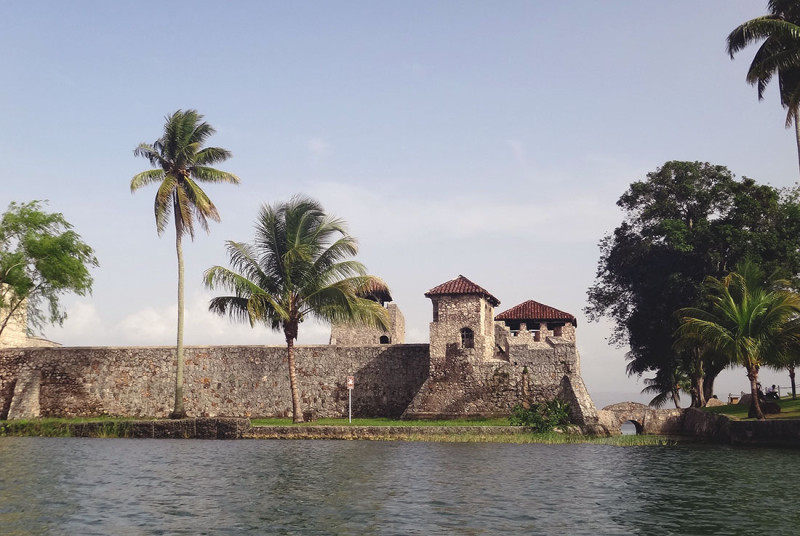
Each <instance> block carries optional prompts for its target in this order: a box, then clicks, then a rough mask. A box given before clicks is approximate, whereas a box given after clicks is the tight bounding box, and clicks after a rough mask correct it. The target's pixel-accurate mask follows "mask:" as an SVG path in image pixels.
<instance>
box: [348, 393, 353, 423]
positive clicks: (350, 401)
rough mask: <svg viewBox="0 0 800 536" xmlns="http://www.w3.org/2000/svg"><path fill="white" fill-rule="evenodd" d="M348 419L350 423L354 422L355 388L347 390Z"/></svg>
mask: <svg viewBox="0 0 800 536" xmlns="http://www.w3.org/2000/svg"><path fill="white" fill-rule="evenodd" d="M347 419H348V422H349V423H352V422H353V390H352V389H348V390H347Z"/></svg>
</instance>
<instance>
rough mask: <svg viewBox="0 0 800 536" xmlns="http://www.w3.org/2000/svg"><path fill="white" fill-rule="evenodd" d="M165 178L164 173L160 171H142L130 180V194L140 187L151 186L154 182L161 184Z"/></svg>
mask: <svg viewBox="0 0 800 536" xmlns="http://www.w3.org/2000/svg"><path fill="white" fill-rule="evenodd" d="M164 178H165V174H164V171H163V170H161V169H149V170H147V171H142V172H141V173H137V174H136V175H134V176H133V179H131V193H133V192H135V191H136V190H138V189H139V188H141V187H142V186H147V185H148V184H153V183H154V182H161V181H163V180H164Z"/></svg>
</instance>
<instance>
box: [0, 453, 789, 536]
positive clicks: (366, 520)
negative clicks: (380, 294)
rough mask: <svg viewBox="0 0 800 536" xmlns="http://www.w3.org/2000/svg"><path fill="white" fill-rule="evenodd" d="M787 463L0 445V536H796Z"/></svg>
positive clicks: (748, 456) (781, 456)
mask: <svg viewBox="0 0 800 536" xmlns="http://www.w3.org/2000/svg"><path fill="white" fill-rule="evenodd" d="M798 477H800V453H798V452H796V451H789V450H785V451H784V450H766V449H760V450H755V449H730V448H722V447H708V446H679V447H628V448H621V447H609V446H600V445H506V444H491V443H484V444H446V443H404V442H359V441H264V440H252V441H196V440H184V441H181V440H131V439H128V440H119V439H51V438H0V534H5V535H9V534H14V535H16V534H80V535H84V534H102V535H107V534H113V535H128V534H131V535H134V534H135V535H139V534H501V533H506V534H559V535H561V534H563V535H573V534H643V535H644V534H646V535H658V534H698V535H699V534H720V535H723V534H762V533H763V534H768V535H781V534H787V535H789V534H800V511H799V510H798V504H799V501H798V498H797V495H796V493H797V484H798V480H799V478H798Z"/></svg>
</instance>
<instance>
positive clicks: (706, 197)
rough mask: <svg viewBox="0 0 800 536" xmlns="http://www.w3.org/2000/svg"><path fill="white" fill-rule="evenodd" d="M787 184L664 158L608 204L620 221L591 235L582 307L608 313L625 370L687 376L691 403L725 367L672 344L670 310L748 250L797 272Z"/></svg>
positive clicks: (767, 264)
mask: <svg viewBox="0 0 800 536" xmlns="http://www.w3.org/2000/svg"><path fill="white" fill-rule="evenodd" d="M795 198H796V195H795V192H781V191H778V190H776V189H775V188H772V187H771V186H767V185H760V184H757V183H756V182H755V181H754V180H752V179H748V178H742V179H741V180H737V179H736V178H735V177H734V175H733V174H732V173H731V172H730V171H729V170H728V169H727V168H725V167H723V166H715V165H711V164H708V163H701V162H679V161H670V162H667V163H665V164H664V165H663V166H662V167H660V168H659V169H657V170H656V171H654V172H651V173H648V174H647V178H646V179H645V180H643V181H636V182H634V183H632V184H631V185H630V187H629V189H628V190H627V191H626V192H625V193H624V194H623V195H622V196H621V197H620V199H619V201H618V202H617V205H618V206H619V207H620V208H622V209H623V210H624V212H625V217H624V220H623V222H622V223H621V224H620V225H619V226H618V227H617V228H616V229H615V230H614V232H613V233H611V234H609V235H607V236H606V237H605V238H603V240H601V242H600V254H601V255H600V260H599V262H598V268H597V276H596V280H595V283H594V285H593V286H592V287H591V288H590V289H589V292H588V298H589V305H588V306H587V307H586V309H585V311H586V313H587V314H588V316H589V319H590V320H598V319H599V318H600V317H603V316H605V317H607V318H609V319H611V320H612V321H613V322H614V333H613V334H612V337H611V341H612V342H614V343H616V344H618V345H620V346H622V345H625V344H627V345H629V346H630V350H629V351H628V354H627V356H626V357H627V359H628V361H629V362H628V366H627V371H628V373H629V374H631V375H639V376H641V375H642V374H644V373H648V372H656V376H657V378H658V384H659V385H663V386H669V385H673V386H674V385H678V384H679V383H680V380H681V375H682V374H677V375H676V373H683V374H685V375H686V376H689V377H690V378H691V379H692V385H693V388H694V391H696V392H695V393H694V395H695V396H696V399H695V400H693V402H694V403H695V404H699V403H701V402H702V401H703V400H704V399H707V398H708V397H710V396H711V394H713V382H714V379H715V378H716V376H717V375H718V374H719V372H720V371H721V370H722V369H723V368H724V367H725V366H726V364H727V362H726V361H725V359H723V358H720V357H719V356H716V355H715V354H713V353H710V354H707V355H704V356H703V357H702V362H700V363H699V364H698V358H699V357H698V356H696V355H691V354H689V355H687V354H686V353H685V352H682V351H678V350H676V349H674V348H673V346H672V336H673V332H674V331H675V329H676V328H677V326H678V319H677V317H676V316H675V314H674V313H675V311H677V310H679V309H682V308H684V307H692V306H700V305H702V303H703V299H704V298H703V292H702V285H703V281H704V280H705V278H706V277H707V276H713V277H722V276H723V275H725V274H727V273H728V272H729V271H730V270H731V269H732V268H733V267H734V266H735V265H736V263H738V262H740V261H741V260H743V259H745V258H750V259H753V261H754V262H757V263H759V264H760V265H761V266H763V267H764V269H766V270H768V271H770V272H772V271H774V270H776V269H779V270H783V271H784V272H785V274H786V275H787V276H791V277H794V276H795V275H796V274H798V272H800V209H798V205H797V202H796V199H795Z"/></svg>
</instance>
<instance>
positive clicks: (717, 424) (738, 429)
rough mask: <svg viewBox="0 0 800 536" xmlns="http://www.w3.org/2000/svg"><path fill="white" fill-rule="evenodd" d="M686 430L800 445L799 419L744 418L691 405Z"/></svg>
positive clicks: (729, 440)
mask: <svg viewBox="0 0 800 536" xmlns="http://www.w3.org/2000/svg"><path fill="white" fill-rule="evenodd" d="M683 433H684V435H689V436H695V437H700V438H704V439H707V440H710V441H714V442H717V443H724V444H728V445H752V446H761V447H791V448H798V447H800V420H798V419H767V420H765V421H756V420H753V421H751V420H747V421H740V420H736V419H731V418H729V417H727V416H725V415H717V414H715V413H709V412H706V411H701V410H699V409H697V408H689V409H687V410H686V413H685V418H684V423H683Z"/></svg>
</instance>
